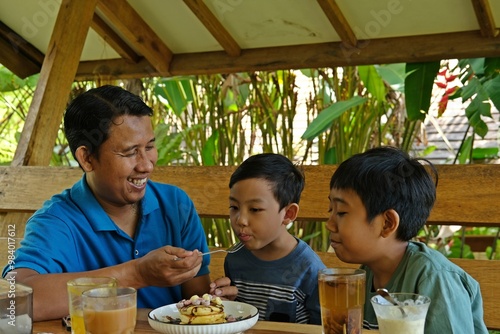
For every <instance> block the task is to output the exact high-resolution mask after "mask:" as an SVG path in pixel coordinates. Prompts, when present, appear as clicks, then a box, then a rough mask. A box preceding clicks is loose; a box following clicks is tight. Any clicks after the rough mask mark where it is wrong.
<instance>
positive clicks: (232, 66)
mask: <svg viewBox="0 0 500 334" xmlns="http://www.w3.org/2000/svg"><path fill="white" fill-rule="evenodd" d="M388 50H396V51H395V52H388ZM479 57H500V38H484V37H481V34H480V33H479V32H478V31H468V32H461V33H447V34H436V35H427V36H413V37H412V36H408V37H398V38H385V39H373V40H363V41H359V42H358V46H357V48H354V49H350V48H348V47H346V46H345V45H344V44H343V43H322V44H308V45H297V46H284V47H273V48H260V49H250V50H243V51H242V54H241V56H239V57H229V56H228V55H227V54H226V53H225V52H206V53H193V54H176V55H175V56H174V58H173V60H172V64H171V68H170V72H171V74H172V75H201V74H217V73H235V72H248V71H273V70H282V69H300V68H318V67H336V66H353V65H370V64H374V61H376V62H377V64H392V63H408V62H426V61H436V60H441V59H453V58H457V59H462V58H479ZM98 73H104V74H106V75H112V76H113V77H114V78H117V79H118V78H133V77H149V76H151V77H152V76H158V75H159V73H158V72H156V71H155V69H153V68H152V67H151V66H150V65H149V64H148V63H147V62H146V61H140V62H139V63H137V64H129V63H126V62H124V61H122V60H119V59H116V60H106V61H99V62H82V63H81V64H80V67H79V68H78V73H77V80H91V79H95V78H96V77H97V76H98V75H99V74H98Z"/></svg>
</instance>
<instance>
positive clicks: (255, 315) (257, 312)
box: [148, 300, 259, 327]
mask: <svg viewBox="0 0 500 334" xmlns="http://www.w3.org/2000/svg"><path fill="white" fill-rule="evenodd" d="M176 304H177V303H172V304H167V305H163V306H160V307H157V308H155V309H153V310H151V311H149V312H148V320H151V321H154V322H157V323H159V324H164V325H171V326H183V327H185V326H186V324H176V323H171V322H165V321H161V320H158V319H155V318H152V317H151V315H152V313H153V312H155V311H157V310H159V309H162V308H165V307H176V306H175V305H176ZM222 304H223V305H224V307H226V305H225V304H243V305H248V306H250V307H252V308H253V310H252V312H255V313H251V314H250V316H249V317H247V318H245V319H241V320H237V321H231V322H224V323H219V324H194V325H187V326H223V325H227V326H231V325H233V324H235V323H238V322H241V321H245V320H250V319H253V318H255V317H258V316H259V309H258V308H257V307H255V306H253V305H252V304H248V303H243V302H238V301H234V300H223V301H222ZM257 320H258V319H257Z"/></svg>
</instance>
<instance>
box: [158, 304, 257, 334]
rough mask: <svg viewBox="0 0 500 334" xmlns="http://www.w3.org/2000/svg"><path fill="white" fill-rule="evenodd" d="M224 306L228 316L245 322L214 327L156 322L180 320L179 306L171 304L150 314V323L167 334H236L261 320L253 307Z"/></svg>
mask: <svg viewBox="0 0 500 334" xmlns="http://www.w3.org/2000/svg"><path fill="white" fill-rule="evenodd" d="M222 304H223V305H224V312H225V313H226V315H228V316H229V315H231V316H233V317H235V318H239V317H242V318H243V320H238V321H233V322H226V323H223V324H213V325H181V324H172V323H168V322H162V321H159V320H156V319H163V318H164V317H165V316H170V317H172V318H180V315H179V310H178V309H177V306H175V304H170V305H166V306H162V307H159V308H157V309H154V310H153V311H151V312H149V315H148V321H149V324H150V325H151V327H153V329H155V330H156V331H158V332H160V333H165V334H235V333H239V332H242V331H245V330H247V329H249V328H252V327H253V325H255V323H256V322H257V320H259V311H258V310H257V308H256V307H254V306H252V305H249V304H245V303H239V302H232V301H226V300H224V301H222Z"/></svg>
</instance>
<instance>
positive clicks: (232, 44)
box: [184, 0, 241, 57]
mask: <svg viewBox="0 0 500 334" xmlns="http://www.w3.org/2000/svg"><path fill="white" fill-rule="evenodd" d="M184 3H185V4H186V5H187V6H188V7H189V9H191V11H192V12H193V13H194V15H196V17H197V18H198V19H199V20H200V21H201V23H203V25H204V26H205V27H206V28H207V29H208V31H209V32H210V33H211V34H212V36H214V38H215V39H216V40H217V42H219V44H220V45H221V46H222V47H223V48H224V50H225V51H226V52H227V54H228V55H229V56H231V57H236V56H239V55H240V53H241V49H240V46H239V45H238V43H237V42H236V41H235V40H234V38H233V37H232V36H231V35H230V34H229V33H228V32H227V30H226V28H224V26H223V25H222V24H221V23H220V22H219V20H217V18H216V17H215V15H214V14H213V13H212V12H211V11H210V9H209V8H208V7H207V5H205V2H203V0H184Z"/></svg>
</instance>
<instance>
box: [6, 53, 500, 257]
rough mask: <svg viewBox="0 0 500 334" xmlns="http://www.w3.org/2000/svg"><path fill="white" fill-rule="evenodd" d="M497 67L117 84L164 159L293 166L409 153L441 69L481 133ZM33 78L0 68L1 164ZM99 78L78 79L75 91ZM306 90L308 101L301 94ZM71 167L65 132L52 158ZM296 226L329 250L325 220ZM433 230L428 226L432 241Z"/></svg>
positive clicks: (227, 237)
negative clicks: (275, 157) (268, 161)
mask: <svg viewBox="0 0 500 334" xmlns="http://www.w3.org/2000/svg"><path fill="white" fill-rule="evenodd" d="M495 65H496V63H495V62H494V61H492V60H483V62H482V63H481V62H480V61H477V60H474V61H472V60H469V61H461V62H459V63H458V65H456V66H455V67H454V68H450V67H449V63H447V62H443V63H427V64H408V65H405V64H393V65H386V66H358V67H342V68H321V69H307V70H302V71H300V72H298V71H291V70H290V71H275V72H252V73H235V74H228V75H210V76H189V77H174V78H147V79H143V80H139V81H138V80H134V81H119V82H112V83H113V84H120V85H123V86H124V87H125V88H127V89H130V90H131V91H134V90H136V91H135V92H136V93H138V94H141V95H142V97H143V99H144V100H145V102H146V103H147V104H148V105H150V106H151V107H152V108H153V110H154V116H153V124H154V128H155V133H156V138H157V140H156V141H157V144H158V145H157V146H158V150H159V160H158V164H159V165H178V164H184V165H205V166H209V165H237V164H239V163H241V162H242V161H243V160H244V159H245V158H246V157H248V156H250V155H252V154H255V153H260V152H275V153H281V154H283V155H285V156H287V157H289V158H290V159H292V160H293V161H295V162H297V163H305V164H336V163H339V162H341V161H343V160H345V159H346V158H348V157H349V156H351V155H352V154H355V153H359V152H363V151H364V150H366V149H368V148H370V147H375V146H380V145H393V146H398V147H401V148H403V149H404V150H407V151H410V150H412V147H413V143H414V141H415V139H416V138H418V136H419V134H420V133H421V131H422V122H423V121H424V120H425V117H426V113H427V112H428V110H429V105H430V100H431V96H432V91H433V88H435V86H434V85H435V82H439V79H440V77H439V76H440V75H441V76H443V75H444V78H445V80H447V81H446V85H447V86H446V87H444V88H442V89H444V94H443V98H442V104H441V105H440V106H442V112H445V110H446V105H445V102H446V101H447V100H445V97H446V99H452V98H458V97H461V98H462V99H463V100H464V101H466V100H472V101H473V103H471V104H470V105H472V107H471V106H470V105H469V107H468V111H466V112H467V116H468V117H469V120H470V124H471V128H473V129H474V131H475V133H478V134H481V133H483V132H482V131H483V126H482V123H481V117H482V116H488V110H489V109H488V108H487V107H485V106H483V105H482V104H481V103H480V102H479V101H481V100H480V99H483V100H482V101H485V100H484V99H490V100H491V101H494V104H495V105H496V106H497V102H498V100H499V98H498V96H496V94H495V89H494V88H495V87H496V85H498V82H497V81H498V80H500V79H497V75H496V72H495V71H493V70H492V66H495ZM478 69H479V70H481V69H482V72H481V71H479V72H478ZM454 73H457V74H454ZM452 76H455V78H461V79H462V85H461V86H460V87H457V88H455V87H454V86H453V87H448V85H452V84H453V83H454V80H455V78H453V77H452ZM451 79H453V80H451ZM36 82H37V78H36V76H35V77H32V78H28V79H26V80H20V79H19V78H17V77H15V76H14V75H12V74H11V73H10V72H9V71H7V70H6V69H5V68H3V67H0V91H1V92H2V94H1V95H0V103H1V104H0V134H1V138H2V139H1V140H2V145H1V147H2V150H1V152H0V162H1V163H2V164H8V163H9V162H10V161H11V160H12V157H13V154H14V151H15V147H16V143H17V141H18V138H19V136H20V132H21V130H22V125H23V122H24V119H25V117H26V114H27V111H28V108H29V104H30V102H31V96H32V95H33V92H34V88H35V86H36ZM305 83H306V84H307V87H306V88H305V89H304V85H306V84H305ZM99 84H102V83H99ZM95 85H96V83H95V82H77V83H75V84H74V89H73V92H72V97H73V96H76V95H77V94H79V93H80V92H81V91H85V90H87V89H89V88H91V87H94V86H95ZM138 87H139V88H138ZM451 88H453V89H451ZM304 90H305V91H306V92H307V93H306V96H305V98H302V97H299V95H300V94H303V91H304ZM496 91H499V90H498V89H497V90H496ZM478 96H479V98H478ZM478 99H479V100H478ZM405 101H406V103H405ZM474 101H476V102H474ZM483 104H484V103H483ZM497 107H498V106H497ZM300 117H303V118H300ZM301 123H305V124H302V125H303V126H302V128H300V127H299V126H300V125H301ZM472 151H473V140H470V142H467V141H464V148H463V150H461V154H462V156H467V157H469V158H470V157H471V155H470V152H472ZM460 161H461V162H465V161H466V160H462V159H461V160H460ZM467 161H471V160H470V159H469V160H467ZM72 164H74V161H73V160H72V157H71V155H70V153H69V150H68V148H67V145H66V142H65V138H64V135H63V134H62V131H60V132H59V135H58V138H57V141H56V144H55V147H54V153H53V159H52V161H51V165H72ZM203 224H204V227H205V230H206V233H207V237H208V239H209V242H210V244H211V245H213V246H227V245H229V244H230V243H232V242H233V241H234V236H232V235H231V229H230V226H229V224H228V222H227V221H226V220H224V219H205V220H204V221H203ZM290 232H291V233H293V234H295V235H297V236H298V237H300V238H302V239H304V240H306V241H308V242H309V243H310V245H311V246H312V247H313V248H314V249H317V250H326V248H327V247H328V240H327V233H326V232H325V230H324V224H322V222H317V223H314V222H295V223H294V224H293V226H291V227H290ZM437 233H438V232H436V231H430V230H429V231H425V230H424V231H423V235H424V238H427V239H428V240H429V241H432V239H433V238H434V237H435V236H436V235H437ZM446 246H449V245H447V244H445V245H442V248H443V249H445V248H446ZM448 249H449V247H448ZM462 253H463V251H462Z"/></svg>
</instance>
